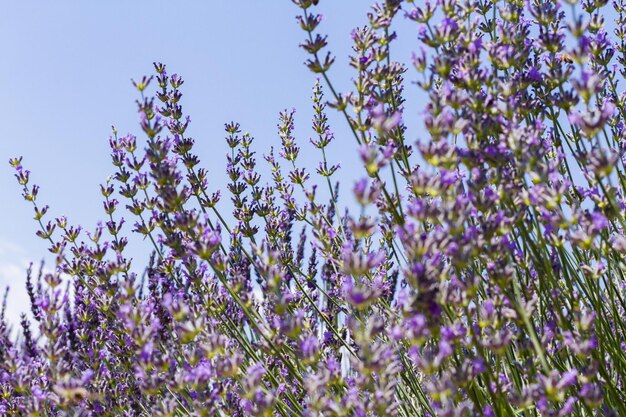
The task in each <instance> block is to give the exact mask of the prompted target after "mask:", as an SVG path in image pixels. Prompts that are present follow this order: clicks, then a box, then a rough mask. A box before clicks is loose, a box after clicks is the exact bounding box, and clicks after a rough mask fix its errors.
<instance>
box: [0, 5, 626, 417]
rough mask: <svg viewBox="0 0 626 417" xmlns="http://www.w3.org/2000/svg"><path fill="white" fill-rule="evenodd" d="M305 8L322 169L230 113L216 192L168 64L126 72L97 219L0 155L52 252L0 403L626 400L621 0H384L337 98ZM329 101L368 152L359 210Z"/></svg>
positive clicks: (283, 406) (139, 410) (431, 409)
mask: <svg viewBox="0 0 626 417" xmlns="http://www.w3.org/2000/svg"><path fill="white" fill-rule="evenodd" d="M293 3H295V5H296V6H297V7H298V8H299V9H300V15H299V16H298V22H299V25H300V26H301V28H302V30H303V34H304V41H303V43H302V45H301V46H302V47H303V48H304V50H306V52H307V53H308V54H309V55H310V59H309V60H308V61H307V63H306V65H307V66H308V68H309V69H310V70H311V71H312V72H313V73H316V74H317V76H318V77H319V79H318V81H317V82H316V83H315V85H314V88H313V94H312V105H313V109H314V118H313V120H312V139H310V145H311V146H313V147H314V148H316V149H318V150H319V155H320V160H321V162H320V163H319V166H318V167H317V169H316V170H315V172H313V170H310V169H307V168H306V167H305V165H306V164H305V163H304V162H306V161H303V160H302V158H300V159H299V158H298V156H299V153H300V145H299V144H298V142H299V141H296V139H295V138H294V134H293V132H294V114H293V112H288V111H285V112H283V113H281V114H280V117H279V123H278V136H279V138H280V146H279V147H277V151H276V152H274V150H273V149H272V150H269V151H267V150H266V153H264V154H263V155H262V157H261V158H259V157H258V154H257V153H256V151H255V150H253V149H254V146H253V138H252V136H250V135H249V134H247V133H242V130H241V128H240V126H239V124H237V123H234V122H232V123H228V124H226V125H225V131H226V142H227V144H228V147H229V149H230V153H229V154H228V156H227V166H226V172H227V174H228V177H229V179H230V182H229V183H228V185H227V187H226V189H224V190H216V189H215V187H214V186H212V184H211V182H210V179H209V177H208V173H207V170H206V169H205V168H201V167H200V166H201V164H200V160H199V156H198V155H196V154H195V153H194V139H192V138H191V137H189V136H188V135H186V130H187V127H188V125H189V122H190V119H189V117H188V116H186V115H185V114H184V113H183V109H182V105H181V97H182V90H181V86H182V85H183V79H182V78H181V77H180V76H178V75H176V74H171V75H170V74H169V73H168V72H167V71H166V68H165V65H163V64H155V71H156V74H155V76H151V77H148V76H146V77H144V78H142V79H141V80H140V81H134V82H133V83H134V86H135V87H136V89H137V90H138V92H139V95H140V99H139V100H138V112H139V116H140V126H141V130H142V132H143V133H142V138H141V139H140V138H137V137H135V136H134V135H132V134H127V135H118V132H117V131H115V129H114V131H113V135H112V137H111V139H110V145H111V152H112V153H111V155H112V162H113V166H114V172H115V173H114V175H113V176H112V177H111V179H110V181H108V182H107V183H105V184H103V185H102V186H101V191H102V196H103V208H104V213H105V214H104V220H103V222H102V223H101V224H99V225H98V226H97V227H96V228H95V230H89V231H87V230H84V229H83V228H81V227H80V226H77V225H71V224H70V223H69V222H68V220H67V219H66V218H65V217H58V218H55V219H51V218H50V217H49V216H48V214H47V211H48V207H47V206H45V205H41V204H40V203H39V202H38V200H37V194H38V193H37V192H38V187H37V186H36V185H32V183H31V181H30V176H29V174H30V173H29V171H28V170H27V169H25V168H24V167H23V166H22V159H21V158H15V159H12V160H11V161H10V163H11V165H12V166H13V167H14V168H15V172H16V177H17V179H18V182H19V184H20V185H21V186H22V187H23V196H24V198H25V199H26V200H27V201H28V202H29V203H32V206H33V208H34V213H35V220H36V222H37V223H38V225H39V226H40V230H39V231H38V232H37V234H38V235H39V236H40V237H41V238H43V239H45V240H47V241H48V242H49V249H50V251H51V252H52V253H53V254H54V257H55V259H56V264H55V265H53V267H52V268H51V269H42V270H41V272H40V273H39V274H37V272H36V271H33V270H32V269H31V270H29V271H28V283H27V289H28V293H29V295H30V299H31V310H32V311H31V312H32V316H33V318H34V319H33V320H32V321H31V320H28V319H27V317H26V316H24V318H23V320H22V322H21V331H20V332H19V335H18V336H17V338H13V337H12V336H11V333H10V331H9V329H10V325H9V323H6V321H5V320H4V318H3V319H2V320H0V415H3V416H163V417H164V416H211V417H213V416H215V417H217V416H239V417H243V416H255V417H256V416H282V417H288V416H307V417H322V416H328V417H331V416H334V417H340V416H346V417H347V416H351V417H366V416H368V417H369V416H379V417H383V416H403V417H409V416H431V417H434V416H439V417H461V416H483V417H492V416H511V417H513V416H523V417H526V416H528V417H530V416H555V417H563V416H581V417H582V416H616V417H618V416H626V381H625V378H626V301H625V300H626V278H625V274H626V262H625V260H626V195H625V193H626V166H625V164H626V157H625V151H626V126H625V124H624V121H625V120H626V94H625V93H624V92H623V91H622V90H621V89H620V84H619V83H620V82H624V80H623V79H624V77H625V76H626V69H625V68H626V67H625V65H626V42H625V40H624V38H625V36H626V0H614V1H613V2H612V3H611V4H610V5H609V4H608V0H582V1H578V0H420V1H417V2H414V1H408V0H407V1H401V0H386V1H384V2H382V3H377V4H375V5H374V6H373V7H372V8H371V10H370V12H369V13H368V14H367V16H368V19H369V24H368V25H367V26H365V27H360V28H357V29H355V30H354V31H353V32H352V42H353V53H352V56H351V57H350V65H351V66H352V67H353V69H354V78H353V88H352V91H349V92H344V93H340V92H338V91H337V90H336V88H335V87H334V85H333V83H332V81H331V79H330V69H331V67H332V65H333V63H334V61H335V57H334V56H333V55H332V54H331V53H330V52H328V51H327V38H326V36H324V35H323V34H321V33H320V32H319V27H320V23H321V22H322V16H321V15H319V14H318V13H317V11H316V10H317V3H318V1H317V0H293ZM609 17H610V19H609ZM399 19H408V20H410V21H411V22H415V25H416V27H417V34H418V35H417V42H416V45H415V54H414V56H413V59H412V65H413V68H409V67H408V66H405V65H403V64H401V63H399V62H396V61H394V60H392V59H391V55H390V50H391V49H392V47H393V45H394V42H397V40H396V39H397V36H396V32H395V30H394V27H395V26H394V23H397V21H398V20H399ZM613 19H614V20H615V21H613ZM609 20H611V21H609ZM322 27H323V25H322ZM405 77H406V78H407V79H408V82H406V81H405ZM405 87H406V88H411V89H421V90H422V91H423V94H424V96H425V97H426V102H425V105H424V110H425V111H424V113H423V114H422V115H421V116H417V115H415V116H414V115H409V114H406V113H405V112H404V100H405V99H404V97H405V96H406V94H405V90H404V89H405ZM323 89H324V90H325V91H326V98H325V96H324V92H323ZM329 111H337V112H339V114H340V115H342V117H345V121H346V123H347V125H348V127H349V132H351V134H352V135H353V137H352V138H351V139H350V140H353V141H354V146H355V147H356V148H357V149H358V155H359V156H360V158H361V161H362V168H363V170H362V179H360V180H358V181H356V182H354V183H349V184H348V185H347V189H348V190H349V189H350V188H351V190H352V194H353V197H354V198H353V199H352V201H353V203H350V204H347V205H346V206H345V207H341V205H340V203H339V195H338V193H339V187H338V182H339V181H338V179H339V177H340V175H341V168H340V167H339V165H337V164H334V163H333V162H332V161H331V160H329V159H327V154H328V152H327V151H328V147H329V145H330V144H331V143H332V142H333V140H334V134H333V131H332V130H331V127H330V126H329V119H328V117H327V112H329ZM420 117H421V119H420V120H421V121H423V124H424V126H425V129H424V132H423V133H424V134H423V135H422V136H425V137H426V139H422V140H420V141H418V142H415V140H414V139H411V138H409V137H407V136H408V135H407V133H406V132H407V128H406V125H405V123H406V121H407V119H409V118H414V119H419V118H420ZM346 140H348V139H347V138H346ZM261 165H263V166H264V167H265V168H267V171H268V172H270V175H269V176H265V177H264V176H263V175H262V174H261V171H263V169H261ZM345 186H346V185H345V179H344V187H345ZM223 195H227V198H229V199H230V202H221V203H220V199H221V198H222V197H223ZM225 204H226V205H227V206H228V204H230V206H228V207H232V213H226V212H225V211H224V208H223V206H224V205H225ZM124 207H125V209H124ZM123 216H126V218H125V217H123ZM131 224H132V225H131ZM133 237H134V238H136V239H137V240H139V241H142V240H143V241H144V242H146V244H147V245H150V247H151V249H150V250H151V252H152V256H151V258H150V261H149V262H148V265H147V266H145V268H143V267H142V268H140V269H139V270H137V269H136V268H135V266H132V267H131V259H130V258H129V256H128V255H127V253H128V251H127V249H126V248H127V244H128V241H129V240H128V239H130V238H133ZM5 304H6V297H5ZM2 317H4V309H3V313H2Z"/></svg>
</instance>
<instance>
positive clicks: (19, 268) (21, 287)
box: [0, 238, 35, 334]
mask: <svg viewBox="0 0 626 417" xmlns="http://www.w3.org/2000/svg"><path fill="white" fill-rule="evenodd" d="M29 263H30V262H29V260H28V258H27V254H26V251H25V250H24V249H23V248H21V247H19V246H18V245H15V244H13V243H12V242H9V241H7V240H5V239H2V238H0V293H1V294H2V297H3V296H4V291H5V288H6V287H7V286H9V287H10V290H9V296H8V298H7V310H6V313H5V314H6V319H7V322H8V323H9V325H12V326H13V329H14V330H16V329H17V327H19V322H20V314H22V313H27V314H28V313H29V312H30V300H29V298H28V294H27V292H26V269H27V268H28V265H29ZM33 272H35V271H33ZM14 334H15V332H14Z"/></svg>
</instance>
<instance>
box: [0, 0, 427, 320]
mask: <svg viewBox="0 0 626 417" xmlns="http://www.w3.org/2000/svg"><path fill="white" fill-rule="evenodd" d="M321 3H322V5H321V7H320V11H321V12H322V13H323V14H324V16H325V20H324V22H323V23H322V25H321V26H320V29H321V31H323V32H325V33H328V34H329V42H330V45H331V47H332V50H333V51H334V53H335V54H336V55H337V64H336V65H335V66H334V68H333V70H332V73H331V75H332V78H333V79H334V80H335V83H336V86H338V88H339V90H340V91H347V90H348V89H349V88H350V78H351V76H352V71H351V69H350V68H349V66H348V65H347V62H348V54H349V53H350V46H351V45H350V36H349V35H350V31H351V30H352V28H354V27H355V26H357V25H363V24H365V23H366V15H365V13H366V12H367V10H368V7H369V4H370V2H369V1H357V0H341V1H326V2H321ZM3 6H4V10H3V13H2V15H0V47H1V50H2V54H3V65H2V66H0V83H1V86H2V93H3V94H2V100H0V120H1V121H2V131H1V133H0V135H2V139H1V141H0V187H1V190H2V193H3V197H4V204H3V207H2V216H0V285H1V286H2V287H4V286H5V285H6V284H10V285H11V287H12V293H11V294H12V296H11V297H10V299H9V309H10V315H11V317H16V315H17V312H18V311H20V310H24V309H27V308H28V306H27V305H25V304H24V303H25V298H24V292H23V286H24V273H23V272H22V271H23V270H24V268H25V266H26V265H27V264H28V262H29V261H34V262H35V263H37V262H38V261H39V260H40V259H42V258H43V257H48V255H47V250H46V245H45V242H43V241H41V240H40V239H39V238H37V237H35V236H34V232H35V230H36V227H35V226H36V225H35V222H34V221H33V220H32V211H31V209H30V207H29V206H28V205H27V204H26V202H24V201H23V200H22V199H21V196H20V189H19V187H18V185H17V183H16V181H15V179H14V178H13V173H12V170H11V168H10V167H9V165H8V163H7V161H8V159H9V158H10V157H13V156H17V155H22V156H23V157H24V164H25V166H26V167H27V168H28V169H30V170H31V171H32V174H31V178H32V182H34V183H36V184H38V185H40V186H41V191H40V196H39V200H40V202H41V203H45V204H49V205H50V213H51V215H52V216H59V215H66V216H67V217H68V218H69V220H70V222H71V223H73V224H81V225H83V226H85V227H86V228H88V229H92V228H93V226H94V225H95V224H96V222H97V221H98V220H99V219H100V218H101V217H102V214H103V212H102V204H101V199H102V197H101V194H100V191H99V186H98V185H99V184H101V183H103V182H104V181H105V179H106V177H107V176H108V175H110V174H111V173H113V166H112V165H111V163H110V158H109V147H108V137H109V135H110V132H111V125H115V126H116V127H117V129H118V130H119V132H120V133H126V132H133V133H135V134H137V136H138V137H141V135H140V134H139V133H140V130H139V128H138V125H137V120H138V117H137V113H136V107H135V102H134V101H135V99H136V98H137V95H136V92H135V91H134V89H133V87H132V85H131V83H130V78H131V77H132V78H139V77H141V75H142V74H146V73H151V71H152V62H153V61H161V62H164V63H166V64H167V65H168V72H170V73H173V72H177V73H179V74H181V75H182V76H183V78H184V79H185V80H186V82H185V85H184V86H183V88H182V91H183V93H184V97H183V102H182V103H183V108H184V111H185V112H186V114H190V115H191V118H192V124H191V126H190V128H189V130H188V133H189V134H190V135H191V136H192V137H194V138H195V139H196V142H197V148H196V152H197V153H198V154H199V156H200V159H201V161H202V166H204V167H207V168H208V169H209V173H210V178H211V179H212V187H213V189H220V188H223V186H224V184H225V181H226V178H225V174H224V169H223V168H224V161H225V159H224V155H225V154H226V151H227V147H226V144H225V142H224V140H223V136H224V134H223V125H224V123H225V122H228V121H231V120H236V121H238V122H240V123H241V125H242V128H243V130H245V131H249V132H250V133H251V134H252V135H253V136H255V138H256V142H255V144H256V145H255V146H256V150H257V151H258V152H259V154H262V153H264V152H266V151H267V150H268V149H269V147H270V146H272V145H274V146H277V145H278V144H279V143H280V141H279V139H278V136H277V135H276V124H277V120H278V117H277V116H278V112H279V111H281V110H283V109H285V108H289V109H290V108H292V107H295V108H296V109H297V116H296V135H297V137H298V138H299V143H300V144H301V145H302V146H303V148H305V149H306V151H304V153H303V158H305V162H306V163H308V164H309V165H310V166H314V163H315V162H316V160H315V157H316V154H315V153H314V151H313V150H310V151H309V149H310V147H308V146H307V145H306V144H307V142H308V138H309V136H310V135H311V130H310V119H311V116H312V111H311V103H310V100H309V97H310V96H311V88H312V86H313V83H314V81H315V76H314V75H313V74H311V73H310V72H309V71H308V69H307V68H306V67H305V66H304V65H303V61H304V60H305V59H306V54H305V53H304V51H302V50H301V49H300V48H299V47H298V44H299V43H300V42H301V41H302V40H303V36H304V33H303V32H302V31H301V30H300V28H299V26H298V24H297V23H296V20H295V16H296V14H297V13H298V9H297V8H296V7H295V6H294V5H293V4H292V3H291V1H289V0H281V1H278V0H273V1H264V2H261V1H252V0H245V1H244V0H242V1H238V2H231V1H225V0H222V1H187V2H171V1H170V2H165V1H132V2H130V1H126V2H122V1H112V2H86V1H55V2H25V1H21V2H18V1H15V2H5V4H4V5H3ZM397 44H398V47H397V49H396V50H394V52H393V54H394V56H393V58H394V59H397V60H400V61H403V62H408V60H409V58H410V51H411V49H412V47H414V46H415V28H412V27H411V26H409V25H407V24H403V25H401V26H400V32H399V40H398V42H397ZM407 78H408V79H413V78H415V74H414V73H413V72H411V71H409V73H408V74H407ZM414 88H415V87H414ZM421 107H422V105H421V104H420V103H418V102H412V103H409V104H408V106H407V109H408V110H409V111H410V112H412V113H411V114H412V115H417V111H418V110H421ZM331 112H332V111H331ZM329 115H330V116H331V122H333V127H334V129H335V131H336V137H337V140H336V141H335V143H334V144H333V145H332V148H331V150H330V159H331V161H333V162H340V163H341V164H342V173H341V177H340V178H339V179H342V180H344V182H345V185H344V190H345V191H348V189H349V188H351V185H352V181H353V180H354V179H355V178H357V177H359V176H360V175H361V168H360V165H359V164H358V160H357V157H356V152H355V149H356V148H355V146H354V143H353V139H352V137H351V136H349V135H348V132H347V131H346V125H345V123H343V121H342V120H341V119H340V118H339V117H338V116H337V115H335V114H334V113H331V114H329ZM411 139H414V138H411ZM139 243H140V242H139ZM48 258H49V257H48Z"/></svg>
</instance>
